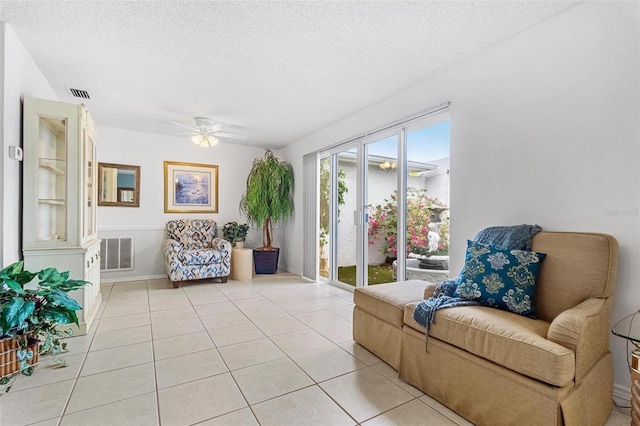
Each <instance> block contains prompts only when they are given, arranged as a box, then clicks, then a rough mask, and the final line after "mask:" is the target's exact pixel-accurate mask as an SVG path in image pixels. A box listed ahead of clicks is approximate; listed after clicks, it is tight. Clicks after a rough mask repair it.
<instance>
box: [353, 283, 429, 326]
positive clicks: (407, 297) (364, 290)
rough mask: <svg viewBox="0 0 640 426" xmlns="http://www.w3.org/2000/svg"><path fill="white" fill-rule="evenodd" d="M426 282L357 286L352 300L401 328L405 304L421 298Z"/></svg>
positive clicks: (381, 318) (366, 310) (370, 312)
mask: <svg viewBox="0 0 640 426" xmlns="http://www.w3.org/2000/svg"><path fill="white" fill-rule="evenodd" d="M427 284H428V283H427V282H426V281H421V280H411V281H404V282H401V283H390V284H377V285H373V286H368V287H358V288H356V289H355V291H354V293H353V302H354V303H355V304H356V305H357V306H358V307H359V308H360V309H362V310H363V311H365V312H367V313H369V314H371V315H373V316H374V317H376V318H378V319H380V320H382V321H384V322H386V323H389V324H391V325H393V326H394V327H398V328H402V326H403V325H404V322H403V316H404V307H405V305H406V304H407V303H409V302H415V301H419V300H422V298H423V295H424V289H425V287H426V286H427Z"/></svg>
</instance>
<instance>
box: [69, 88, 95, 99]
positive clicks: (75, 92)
mask: <svg viewBox="0 0 640 426" xmlns="http://www.w3.org/2000/svg"><path fill="white" fill-rule="evenodd" d="M68 90H69V93H70V94H71V96H73V97H74V98H81V99H91V97H90V96H89V92H87V91H86V90H80V89H71V88H69V89H68Z"/></svg>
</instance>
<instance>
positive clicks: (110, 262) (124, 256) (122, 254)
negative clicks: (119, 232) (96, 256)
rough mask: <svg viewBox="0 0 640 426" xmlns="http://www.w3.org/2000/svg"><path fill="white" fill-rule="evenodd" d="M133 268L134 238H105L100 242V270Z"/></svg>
mask: <svg viewBox="0 0 640 426" xmlns="http://www.w3.org/2000/svg"><path fill="white" fill-rule="evenodd" d="M131 269H133V238H131V237H124V238H103V239H102V242H100V270H101V271H105V272H111V271H127V270H131Z"/></svg>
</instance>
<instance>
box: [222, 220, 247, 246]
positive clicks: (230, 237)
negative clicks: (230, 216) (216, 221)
mask: <svg viewBox="0 0 640 426" xmlns="http://www.w3.org/2000/svg"><path fill="white" fill-rule="evenodd" d="M247 232H249V225H247V224H246V223H243V224H239V223H238V222H228V223H226V224H225V225H224V227H223V228H222V234H223V235H224V239H225V240H227V241H229V242H230V243H231V244H232V245H233V246H234V247H237V248H243V246H244V240H246V239H247Z"/></svg>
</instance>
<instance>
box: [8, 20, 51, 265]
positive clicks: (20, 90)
mask: <svg viewBox="0 0 640 426" xmlns="http://www.w3.org/2000/svg"><path fill="white" fill-rule="evenodd" d="M0 38H1V43H0V45H1V48H2V50H3V51H2V54H1V55H0V56H1V57H2V60H3V61H4V64H3V66H0V73H2V72H3V71H4V75H3V76H2V79H1V80H0V81H2V83H1V85H2V91H3V92H4V93H2V99H3V102H2V104H0V108H2V111H0V119H1V120H2V121H1V124H0V128H1V129H2V132H1V133H0V134H1V137H2V144H1V146H2V152H0V170H2V177H1V179H2V184H1V185H0V191H1V194H0V203H1V204H2V207H1V208H0V216H1V217H0V223H1V224H2V225H1V228H0V238H1V239H2V244H0V265H3V266H6V265H8V264H10V263H13V262H15V261H17V260H19V259H22V250H21V244H20V242H21V240H22V232H21V231H22V215H21V212H22V196H21V194H22V164H21V163H20V162H19V161H17V160H12V159H10V158H9V146H11V145H14V146H22V99H23V98H24V97H25V96H32V97H37V98H45V99H53V100H56V99H57V97H56V95H55V93H54V91H53V89H52V88H51V86H50V85H49V83H48V82H47V80H46V79H45V78H44V76H43V75H42V73H41V72H40V69H39V68H38V66H37V65H36V64H35V62H33V59H31V56H29V54H28V53H27V51H26V50H25V48H24V46H23V45H22V43H20V41H19V40H18V39H17V37H16V36H15V34H14V33H13V31H12V30H11V27H10V26H9V25H7V24H6V23H4V22H0ZM25 184H26V185H33V184H34V182H27V183H25Z"/></svg>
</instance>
